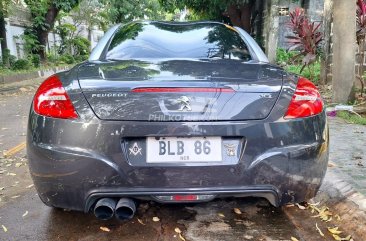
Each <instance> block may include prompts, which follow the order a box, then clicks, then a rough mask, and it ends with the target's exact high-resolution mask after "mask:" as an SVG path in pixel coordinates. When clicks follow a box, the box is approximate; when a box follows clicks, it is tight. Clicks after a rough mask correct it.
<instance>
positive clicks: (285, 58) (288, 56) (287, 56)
mask: <svg viewBox="0 0 366 241" xmlns="http://www.w3.org/2000/svg"><path fill="white" fill-rule="evenodd" d="M297 54H298V52H295V51H287V50H285V49H283V48H278V49H277V51H276V62H277V64H282V63H286V64H289V63H291V62H292V61H293V57H294V56H296V55H297Z"/></svg>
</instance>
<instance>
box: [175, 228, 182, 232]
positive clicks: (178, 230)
mask: <svg viewBox="0 0 366 241" xmlns="http://www.w3.org/2000/svg"><path fill="white" fill-rule="evenodd" d="M174 231H175V232H176V233H182V231H181V230H180V229H179V228H175V229H174Z"/></svg>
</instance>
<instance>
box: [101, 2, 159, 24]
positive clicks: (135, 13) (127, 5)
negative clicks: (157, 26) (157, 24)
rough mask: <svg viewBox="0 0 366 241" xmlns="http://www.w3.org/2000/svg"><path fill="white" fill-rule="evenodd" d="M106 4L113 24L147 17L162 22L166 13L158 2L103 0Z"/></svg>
mask: <svg viewBox="0 0 366 241" xmlns="http://www.w3.org/2000/svg"><path fill="white" fill-rule="evenodd" d="M101 2H102V3H103V4H105V9H106V14H107V16H108V18H109V20H110V22H112V23H127V22H130V21H132V20H136V19H144V18H145V17H147V18H150V19H154V20H162V19H165V14H166V13H165V11H164V10H163V8H161V6H160V4H159V2H158V0H139V1H136V0H125V1H120V0H101Z"/></svg>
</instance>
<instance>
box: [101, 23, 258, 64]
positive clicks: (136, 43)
mask: <svg viewBox="0 0 366 241" xmlns="http://www.w3.org/2000/svg"><path fill="white" fill-rule="evenodd" d="M106 58H107V59H109V60H126V59H140V58H193V59H234V60H244V61H249V60H251V59H252V57H251V55H250V53H249V50H248V48H247V45H246V44H245V42H244V41H243V39H242V38H241V37H240V35H239V34H238V33H237V32H236V31H235V29H233V28H231V27H228V26H226V25H223V24H214V23H191V24H170V23H161V22H153V23H131V24H127V25H124V26H122V27H121V28H120V29H119V30H118V31H117V32H116V33H115V35H114V37H113V39H112V41H111V44H110V46H109V48H108V51H107V55H106Z"/></svg>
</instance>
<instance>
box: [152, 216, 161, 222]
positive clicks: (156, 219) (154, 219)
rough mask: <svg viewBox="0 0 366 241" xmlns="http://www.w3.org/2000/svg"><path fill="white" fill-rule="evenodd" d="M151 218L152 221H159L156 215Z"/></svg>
mask: <svg viewBox="0 0 366 241" xmlns="http://www.w3.org/2000/svg"><path fill="white" fill-rule="evenodd" d="M152 220H153V221H154V222H159V221H160V218H158V217H153V218H152Z"/></svg>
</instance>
